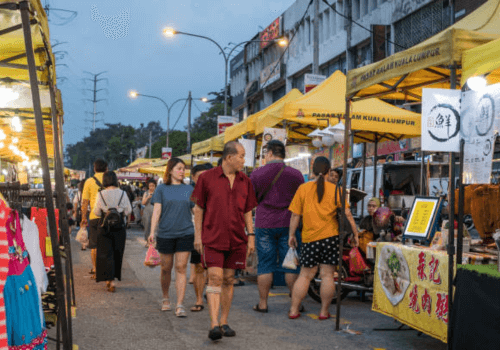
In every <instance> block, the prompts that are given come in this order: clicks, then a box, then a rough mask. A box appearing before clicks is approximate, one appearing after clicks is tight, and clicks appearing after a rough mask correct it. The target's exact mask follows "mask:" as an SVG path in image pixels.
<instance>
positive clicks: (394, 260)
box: [387, 252, 401, 277]
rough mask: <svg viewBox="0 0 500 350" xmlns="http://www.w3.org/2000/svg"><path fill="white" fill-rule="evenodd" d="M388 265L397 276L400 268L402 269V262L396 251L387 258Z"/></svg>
mask: <svg viewBox="0 0 500 350" xmlns="http://www.w3.org/2000/svg"><path fill="white" fill-rule="evenodd" d="M387 266H388V267H389V269H390V270H391V272H392V275H393V276H394V277H397V275H398V272H399V270H401V263H400V262H399V258H398V256H397V255H396V253H394V252H392V254H391V256H390V257H389V259H387Z"/></svg>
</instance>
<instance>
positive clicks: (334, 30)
mask: <svg viewBox="0 0 500 350" xmlns="http://www.w3.org/2000/svg"><path fill="white" fill-rule="evenodd" d="M332 6H333V8H334V9H336V8H337V4H333V5H332ZM331 26H332V29H331V30H332V35H335V33H337V13H336V12H335V11H333V10H332V16H331Z"/></svg>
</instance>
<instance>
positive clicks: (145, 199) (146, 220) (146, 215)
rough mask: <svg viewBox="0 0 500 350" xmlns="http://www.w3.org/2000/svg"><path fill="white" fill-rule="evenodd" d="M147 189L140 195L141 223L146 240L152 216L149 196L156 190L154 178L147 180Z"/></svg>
mask: <svg viewBox="0 0 500 350" xmlns="http://www.w3.org/2000/svg"><path fill="white" fill-rule="evenodd" d="M147 188H148V190H147V191H146V192H144V195H143V196H142V205H144V211H143V212H142V224H143V225H144V239H145V240H146V241H147V240H148V237H149V233H150V232H151V218H152V217H153V204H152V203H151V198H153V194H154V193H155V190H156V181H155V180H154V179H150V180H148V187H147Z"/></svg>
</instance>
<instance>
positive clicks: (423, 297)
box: [372, 243, 448, 342]
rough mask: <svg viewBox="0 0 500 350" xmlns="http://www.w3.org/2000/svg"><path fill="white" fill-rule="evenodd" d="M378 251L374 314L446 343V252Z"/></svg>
mask: <svg viewBox="0 0 500 350" xmlns="http://www.w3.org/2000/svg"><path fill="white" fill-rule="evenodd" d="M376 247H377V254H376V263H375V276H374V277H375V279H374V285H373V304H372V310H373V311H377V312H380V313H382V314H384V315H387V316H390V317H393V318H395V319H396V320H398V321H399V322H401V323H404V324H406V325H408V326H410V327H411V328H414V329H417V330H419V331H421V332H423V333H425V334H428V335H430V336H431V337H434V338H437V339H439V340H441V341H443V342H446V341H447V331H448V255H447V254H446V252H444V251H435V250H430V249H423V247H420V246H418V247H417V246H405V245H402V244H397V243H377V244H376Z"/></svg>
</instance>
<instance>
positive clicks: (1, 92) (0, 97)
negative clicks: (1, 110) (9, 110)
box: [0, 86, 19, 107]
mask: <svg viewBox="0 0 500 350" xmlns="http://www.w3.org/2000/svg"><path fill="white" fill-rule="evenodd" d="M18 98H19V93H18V92H16V91H13V90H12V89H11V88H8V87H5V86H1V87H0V107H7V105H8V104H9V102H11V101H13V100H17V99H18Z"/></svg>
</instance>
